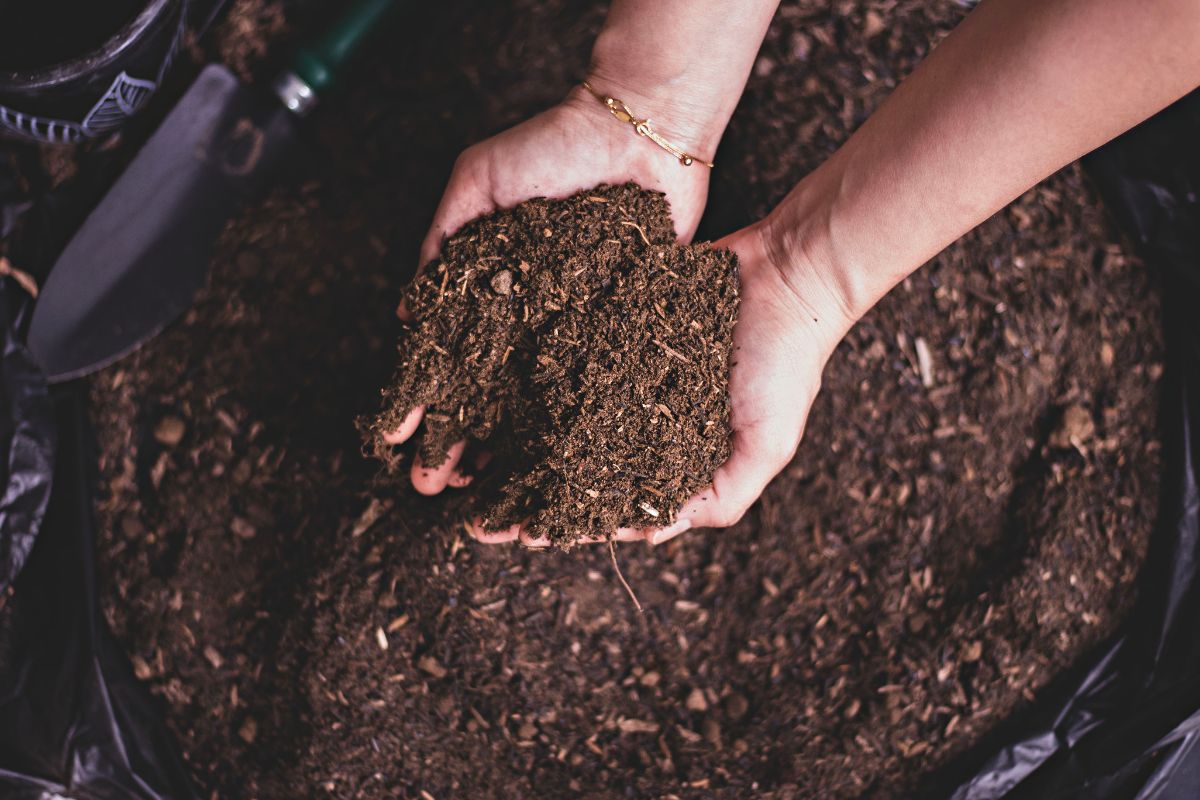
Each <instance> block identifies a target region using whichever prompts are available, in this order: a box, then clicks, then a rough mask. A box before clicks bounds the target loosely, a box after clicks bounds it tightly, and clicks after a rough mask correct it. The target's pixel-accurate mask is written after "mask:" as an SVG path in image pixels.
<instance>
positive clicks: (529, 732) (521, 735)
mask: <svg viewBox="0 0 1200 800" xmlns="http://www.w3.org/2000/svg"><path fill="white" fill-rule="evenodd" d="M537 732H538V729H537V726H536V725H534V724H533V723H532V722H528V721H526V722H522V723H521V727H519V728H517V738H518V739H532V738H533V737H535V736H537Z"/></svg>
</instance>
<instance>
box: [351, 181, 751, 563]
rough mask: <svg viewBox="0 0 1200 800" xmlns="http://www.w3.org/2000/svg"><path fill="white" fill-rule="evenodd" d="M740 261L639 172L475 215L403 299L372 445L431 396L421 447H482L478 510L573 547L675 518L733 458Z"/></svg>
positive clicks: (385, 450)
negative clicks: (705, 239)
mask: <svg viewBox="0 0 1200 800" xmlns="http://www.w3.org/2000/svg"><path fill="white" fill-rule="evenodd" d="M736 262H737V259H736V256H734V254H733V253H731V252H728V251H722V250H715V249H713V248H712V247H710V246H708V245H704V244H701V245H679V244H676V243H675V233H674V226H673V224H672V222H671V214H670V207H669V206H668V204H667V201H666V198H665V197H664V196H663V195H662V194H659V193H656V192H649V191H646V190H644V189H641V188H639V187H638V186H636V185H634V184H626V185H625V186H597V187H596V188H594V189H592V190H589V191H585V192H580V193H579V194H576V195H574V196H572V197H569V198H567V199H565V200H545V199H537V200H531V201H528V202H525V203H522V204H521V205H519V206H517V207H515V208H513V209H508V210H503V211H497V212H495V213H493V214H490V215H488V216H485V217H481V218H479V219H477V220H474V221H472V222H470V223H468V224H467V225H465V226H464V227H463V228H462V230H460V231H459V232H458V233H457V234H455V235H454V236H453V237H451V238H450V239H449V240H448V241H447V242H446V245H445V247H444V248H443V255H442V257H441V258H440V259H438V260H436V261H434V262H432V263H431V264H429V265H428V267H427V268H426V269H425V270H424V271H423V272H422V274H421V276H420V277H419V278H418V279H417V280H416V281H414V282H413V284H412V286H411V287H410V288H409V290H408V291H407V292H406V294H405V301H406V305H407V308H408V309H409V310H410V312H411V313H412V315H413V320H412V322H411V324H409V325H406V326H405V327H406V330H405V332H404V334H403V336H402V338H401V340H400V345H399V351H400V361H399V368H398V370H397V373H396V376H395V379H394V381H393V384H392V385H391V386H390V387H388V388H386V389H385V390H384V392H383V395H384V410H383V412H382V413H381V414H379V416H377V417H376V418H375V419H374V420H372V421H370V422H369V423H368V424H367V425H366V426H365V428H366V434H367V438H368V443H369V444H370V446H371V447H372V448H373V450H374V452H375V453H376V455H378V456H379V457H380V458H382V459H383V460H384V461H385V462H386V463H387V464H388V465H389V466H390V467H391V468H392V470H393V471H396V468H397V467H398V466H399V465H400V464H401V463H402V462H403V459H402V458H401V457H400V456H398V455H397V454H396V453H395V452H393V448H392V446H390V445H389V444H387V442H385V441H384V440H383V433H384V432H386V431H390V430H394V429H395V428H397V427H398V426H399V424H400V422H401V420H403V419H404V418H405V416H407V415H408V412H409V411H410V410H411V409H412V408H414V407H416V406H421V405H424V406H427V408H426V412H425V416H424V420H425V423H424V424H425V433H424V439H423V440H422V444H421V458H422V463H423V464H425V465H430V466H436V465H438V464H441V463H442V462H443V461H444V460H445V458H446V452H447V448H448V447H449V446H450V445H451V444H453V443H454V442H456V441H459V440H462V439H467V440H469V441H474V442H487V443H488V446H489V447H490V448H492V449H493V451H494V454H495V456H496V458H495V461H494V463H495V464H496V465H497V466H496V470H494V471H493V473H492V474H491V475H490V477H489V479H488V480H485V481H483V483H482V484H481V493H480V498H481V500H480V507H479V508H478V509H477V510H478V511H479V512H480V513H481V516H482V519H483V523H484V525H485V526H487V527H488V528H496V529H499V528H503V527H508V526H509V525H512V524H515V523H518V522H521V523H524V524H525V526H526V528H527V529H528V530H529V532H530V533H531V534H532V535H534V536H539V537H540V536H547V537H549V538H550V540H551V541H552V542H554V543H555V544H559V545H564V546H569V545H570V544H572V543H573V542H575V541H577V540H578V539H579V538H580V537H581V536H584V535H588V534H592V535H600V536H603V535H605V534H606V533H609V532H611V531H612V530H614V529H615V528H617V527H645V526H652V525H662V524H666V523H668V522H670V521H671V519H672V518H673V516H674V513H675V509H677V508H678V507H679V506H680V505H681V504H682V503H683V502H684V501H685V500H687V498H688V497H689V496H690V495H691V494H693V493H694V492H695V491H697V490H698V489H700V488H702V487H703V486H704V485H706V484H707V483H708V481H709V480H710V479H711V477H712V474H713V472H714V471H715V470H716V468H717V467H719V466H720V465H721V463H722V462H723V461H724V460H725V459H726V458H728V456H729V438H730V427H729V399H728V393H727V386H728V374H729V364H730V352H731V348H732V343H733V324H734V321H735V319H736V316H737V302H738V298H737V279H736V274H735V270H736Z"/></svg>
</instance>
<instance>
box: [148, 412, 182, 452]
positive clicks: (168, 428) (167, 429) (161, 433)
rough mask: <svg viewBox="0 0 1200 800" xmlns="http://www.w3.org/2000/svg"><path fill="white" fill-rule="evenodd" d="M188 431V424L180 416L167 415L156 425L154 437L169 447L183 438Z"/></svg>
mask: <svg viewBox="0 0 1200 800" xmlns="http://www.w3.org/2000/svg"><path fill="white" fill-rule="evenodd" d="M186 432H187V425H186V424H185V423H184V421H183V420H181V419H180V418H179V417H174V416H166V417H163V418H162V419H160V420H159V421H158V424H157V425H155V426H154V438H155V439H156V440H158V442H159V443H160V444H165V445H166V446H167V447H174V446H175V445H177V444H179V442H180V441H182V440H183V434H185V433H186Z"/></svg>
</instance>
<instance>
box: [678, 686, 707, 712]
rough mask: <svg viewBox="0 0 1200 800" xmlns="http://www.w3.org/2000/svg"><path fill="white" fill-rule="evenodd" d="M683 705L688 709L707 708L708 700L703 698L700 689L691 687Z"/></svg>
mask: <svg viewBox="0 0 1200 800" xmlns="http://www.w3.org/2000/svg"><path fill="white" fill-rule="evenodd" d="M684 705H685V706H687V710H688V711H707V710H708V701H707V700H705V699H704V692H702V691H700V689H692V691H691V693H690V694H689V695H688V696H687V701H686V702H685V703H684Z"/></svg>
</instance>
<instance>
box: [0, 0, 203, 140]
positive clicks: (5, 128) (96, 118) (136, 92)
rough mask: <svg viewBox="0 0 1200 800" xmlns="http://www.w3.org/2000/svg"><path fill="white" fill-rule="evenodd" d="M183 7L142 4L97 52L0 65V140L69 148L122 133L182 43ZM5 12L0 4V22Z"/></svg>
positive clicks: (172, 0) (163, 1) (179, 3)
mask: <svg viewBox="0 0 1200 800" xmlns="http://www.w3.org/2000/svg"><path fill="white" fill-rule="evenodd" d="M32 1H33V2H37V0H32ZM102 1H103V0H97V2H102ZM187 5H188V0H148V1H147V2H146V3H145V4H144V5H142V6H141V10H140V11H134V12H133V16H132V18H131V19H129V20H128V21H125V22H123V23H120V22H118V23H117V24H119V25H120V27H119V28H118V29H117V30H116V32H115V33H114V34H113V35H112V36H110V37H109V38H108V39H107V40H106V41H104V42H103V43H102V44H100V45H99V46H98V47H94V48H93V49H91V50H88V51H86V52H83V53H80V54H78V55H76V56H74V57H71V58H69V59H68V60H66V61H60V62H58V63H55V64H50V65H47V66H16V67H11V66H10V67H3V66H0V135H3V136H9V137H16V138H20V139H26V140H31V141H36V142H43V143H52V144H73V143H77V142H81V141H84V140H87V139H97V138H101V137H104V136H107V135H108V134H110V133H113V132H115V131H117V130H118V129H120V127H121V126H122V125H123V124H124V123H125V122H126V121H127V120H128V119H129V118H130V117H132V116H133V115H134V114H135V113H137V111H138V110H139V109H140V108H141V107H142V106H143V105H144V104H145V103H146V101H147V100H148V99H149V98H150V96H151V95H152V94H153V93H154V90H155V89H157V88H158V84H159V82H160V81H161V80H162V76H163V74H164V73H165V72H166V70H167V68H168V67H169V66H170V64H171V60H172V59H173V58H174V56H175V54H176V52H177V51H178V49H179V45H180V43H181V42H182V40H183V31H184V24H185V21H186V18H187V13H186V12H187ZM3 15H4V11H3V6H2V5H0V25H4V24H5V21H4V18H3ZM64 24H65V25H70V24H71V22H70V21H64ZM52 44H54V43H53V42H48V43H47V48H48V49H49V48H50V46H51V45H52ZM29 49H30V50H35V49H36V47H35V45H34V44H33V43H31V46H30V48H29ZM29 63H36V61H30V62H29Z"/></svg>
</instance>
